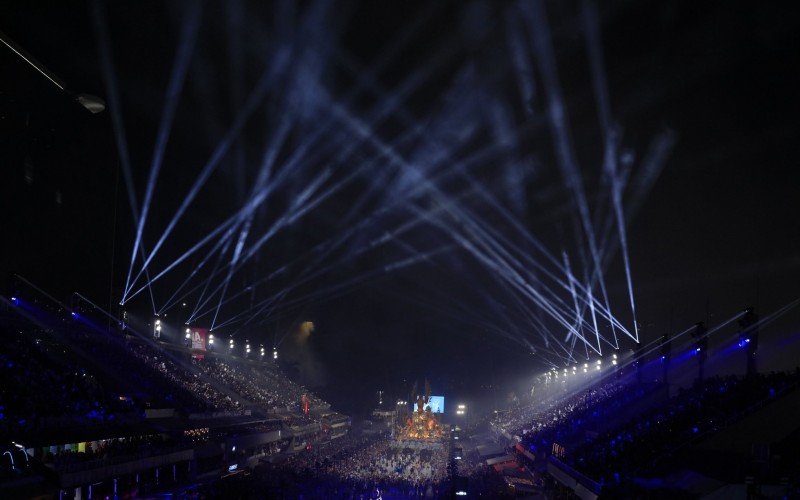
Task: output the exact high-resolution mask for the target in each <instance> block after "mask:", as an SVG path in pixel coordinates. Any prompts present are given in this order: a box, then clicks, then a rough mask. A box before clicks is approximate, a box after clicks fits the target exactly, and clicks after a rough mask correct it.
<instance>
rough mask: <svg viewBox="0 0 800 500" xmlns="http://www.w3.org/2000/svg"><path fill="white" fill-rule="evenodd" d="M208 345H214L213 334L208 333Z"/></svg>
mask: <svg viewBox="0 0 800 500" xmlns="http://www.w3.org/2000/svg"><path fill="white" fill-rule="evenodd" d="M208 345H214V336H213V335H209V336H208Z"/></svg>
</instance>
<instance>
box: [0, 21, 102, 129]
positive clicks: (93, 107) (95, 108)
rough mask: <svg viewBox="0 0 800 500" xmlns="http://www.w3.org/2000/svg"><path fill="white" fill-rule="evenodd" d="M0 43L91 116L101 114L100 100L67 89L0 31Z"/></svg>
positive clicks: (60, 80)
mask: <svg viewBox="0 0 800 500" xmlns="http://www.w3.org/2000/svg"><path fill="white" fill-rule="evenodd" d="M0 42H2V43H3V45H5V46H6V47H8V48H9V49H10V50H11V51H12V52H13V53H15V54H16V55H17V56H19V57H20V59H22V60H23V61H25V62H26V63H28V64H29V65H30V66H31V67H32V68H33V69H35V70H36V71H38V72H39V73H40V74H41V75H42V76H44V77H45V78H47V79H48V80H50V82H51V83H52V84H53V85H55V86H56V87H58V90H60V91H62V92H64V93H65V94H67V96H69V98H70V99H72V100H73V101H75V102H77V103H78V104H80V105H81V106H82V107H83V108H84V109H86V110H88V111H89V112H90V113H92V114H97V113H101V112H103V111H104V110H105V109H106V103H105V101H103V100H102V99H101V98H99V97H97V96H93V95H90V94H78V93H75V92H72V91H71V90H69V89H67V84H66V83H64V80H62V79H61V78H59V77H58V75H56V74H55V73H53V72H52V71H50V70H49V69H47V67H46V66H45V65H44V64H42V63H40V62H39V61H37V60H36V59H35V58H34V57H33V56H32V55H31V54H30V53H29V52H28V51H27V50H25V49H23V48H22V47H20V46H19V45H17V43H16V42H14V40H12V39H11V38H9V37H8V35H6V34H5V33H3V32H2V31H0Z"/></svg>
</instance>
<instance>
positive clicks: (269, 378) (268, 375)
mask: <svg viewBox="0 0 800 500" xmlns="http://www.w3.org/2000/svg"><path fill="white" fill-rule="evenodd" d="M193 363H194V364H195V366H196V367H198V368H199V369H200V370H201V371H202V372H203V374H205V375H207V376H208V377H211V378H213V379H215V380H217V381H218V382H220V383H222V384H224V385H225V386H227V387H229V388H230V389H232V390H233V391H234V392H235V393H237V394H239V395H240V396H241V397H242V398H243V399H245V400H247V401H249V402H251V403H256V404H260V405H263V406H264V407H265V408H266V409H283V410H292V411H298V410H300V407H301V401H302V399H303V396H305V397H306V398H307V399H308V401H309V406H316V405H320V404H324V402H323V401H322V400H321V399H319V398H318V397H316V396H315V395H313V394H312V393H310V392H309V391H308V390H306V389H305V388H304V387H303V386H301V385H298V384H296V383H294V382H292V381H291V380H289V379H288V378H287V377H286V376H284V375H283V374H282V373H281V372H280V371H279V370H278V369H277V367H273V366H269V365H263V364H259V365H253V364H250V363H248V362H247V361H243V360H233V359H231V360H223V359H221V358H218V357H207V358H205V359H203V360H194V361H193Z"/></svg>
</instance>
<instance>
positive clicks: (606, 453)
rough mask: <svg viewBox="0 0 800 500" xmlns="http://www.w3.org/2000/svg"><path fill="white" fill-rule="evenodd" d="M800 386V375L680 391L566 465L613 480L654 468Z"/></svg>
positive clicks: (731, 380)
mask: <svg viewBox="0 0 800 500" xmlns="http://www.w3.org/2000/svg"><path fill="white" fill-rule="evenodd" d="M798 383H800V371H797V370H796V371H794V372H791V373H770V374H767V375H752V376H749V377H745V378H737V377H735V376H728V377H714V378H710V379H706V380H704V381H702V382H700V383H696V384H695V385H694V386H692V387H690V388H687V389H681V390H680V391H679V393H678V395H677V396H675V397H674V398H672V399H670V400H669V402H668V404H664V405H659V406H658V407H656V408H654V409H652V410H650V411H648V412H646V413H644V414H642V415H640V416H638V417H636V418H634V419H631V420H629V421H628V422H627V423H625V424H624V425H622V426H620V427H618V428H616V429H613V430H611V431H609V432H606V433H603V434H601V435H600V436H598V437H597V438H596V439H591V440H586V442H585V443H584V444H583V445H582V446H580V447H578V448H577V449H575V450H574V451H571V452H570V451H568V452H567V454H566V455H565V460H566V461H567V462H568V463H569V464H570V465H572V466H573V467H575V468H576V469H578V470H580V471H581V472H583V473H585V474H587V475H589V476H590V477H594V478H598V479H600V480H604V481H609V480H612V479H613V480H616V479H618V478H619V476H623V477H624V476H627V475H630V474H634V473H636V472H638V471H641V470H646V469H647V468H648V467H652V466H653V465H654V462H655V460H657V459H658V458H659V457H661V456H663V455H664V454H666V453H668V452H671V451H673V450H676V449H678V448H680V447H681V446H683V445H685V444H687V443H689V442H692V441H694V440H696V439H699V438H701V437H702V436H704V435H707V434H710V433H713V432H717V431H719V430H720V429H722V428H724V427H725V426H727V425H728V424H729V423H730V422H732V421H735V420H736V419H738V418H740V417H741V416H742V415H743V414H744V413H746V412H747V411H748V410H751V409H753V408H757V407H761V406H762V405H764V404H768V403H769V402H770V401H771V400H773V399H774V398H776V397H777V396H778V395H779V394H780V393H781V392H782V391H784V390H786V389H787V388H790V387H791V388H793V387H795V386H797V384H798Z"/></svg>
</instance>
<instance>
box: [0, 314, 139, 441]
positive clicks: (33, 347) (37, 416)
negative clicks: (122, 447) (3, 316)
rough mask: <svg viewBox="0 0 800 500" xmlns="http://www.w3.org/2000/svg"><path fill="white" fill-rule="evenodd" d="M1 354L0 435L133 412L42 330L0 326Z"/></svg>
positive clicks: (102, 420)
mask: <svg viewBox="0 0 800 500" xmlns="http://www.w3.org/2000/svg"><path fill="white" fill-rule="evenodd" d="M0 341H2V343H3V349H2V352H0V432H3V433H5V434H7V435H15V434H16V435H19V433H20V432H36V431H39V430H42V429H45V428H48V427H61V428H67V427H70V426H76V427H77V426H90V425H96V424H98V423H107V422H110V421H113V420H117V419H119V418H121V417H124V416H129V415H130V414H132V413H133V414H135V409H134V408H133V407H132V405H131V403H130V402H129V401H127V400H124V399H120V398H119V396H118V393H117V392H116V391H115V389H118V388H117V387H115V386H113V384H112V385H110V384H101V383H100V382H99V381H98V377H97V375H96V374H95V373H94V372H93V371H92V370H90V369H89V367H87V366H85V365H84V364H82V363H80V360H79V359H76V358H75V356H72V355H71V353H70V352H68V351H67V350H65V349H64V348H63V346H61V345H59V344H55V343H53V342H51V341H49V340H47V338H46V332H44V331H42V330H39V329H36V328H29V329H28V330H25V331H21V330H19V329H17V328H11V329H9V328H7V327H6V328H3V329H2V331H1V332H0Z"/></svg>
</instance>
